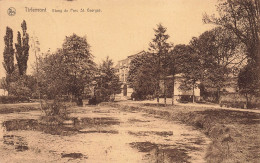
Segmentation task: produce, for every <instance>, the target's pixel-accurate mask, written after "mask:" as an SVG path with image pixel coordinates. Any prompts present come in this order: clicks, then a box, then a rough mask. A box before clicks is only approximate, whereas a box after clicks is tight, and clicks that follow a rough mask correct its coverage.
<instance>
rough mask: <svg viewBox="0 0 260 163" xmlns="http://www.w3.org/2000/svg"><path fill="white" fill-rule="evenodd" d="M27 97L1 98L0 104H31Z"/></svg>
mask: <svg viewBox="0 0 260 163" xmlns="http://www.w3.org/2000/svg"><path fill="white" fill-rule="evenodd" d="M29 101H30V99H29V98H28V97H26V96H0V104H13V103H18V102H29Z"/></svg>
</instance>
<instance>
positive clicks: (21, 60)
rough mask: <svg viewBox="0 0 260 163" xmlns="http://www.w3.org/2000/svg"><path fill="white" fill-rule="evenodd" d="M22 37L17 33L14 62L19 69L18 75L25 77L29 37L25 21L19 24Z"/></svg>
mask: <svg viewBox="0 0 260 163" xmlns="http://www.w3.org/2000/svg"><path fill="white" fill-rule="evenodd" d="M21 27H22V30H23V33H22V34H23V35H22V36H21V33H20V32H19V31H18V34H17V43H16V44H15V47H16V60H17V64H18V68H19V74H20V75H25V74H26V70H27V61H28V57H29V48H30V46H29V35H28V33H27V32H26V31H27V26H26V22H25V20H24V21H23V22H22V24H21Z"/></svg>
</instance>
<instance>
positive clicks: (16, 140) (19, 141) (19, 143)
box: [3, 135, 29, 152]
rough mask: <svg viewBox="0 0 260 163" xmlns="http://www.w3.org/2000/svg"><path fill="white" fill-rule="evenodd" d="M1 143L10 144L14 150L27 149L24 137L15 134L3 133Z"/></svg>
mask: <svg viewBox="0 0 260 163" xmlns="http://www.w3.org/2000/svg"><path fill="white" fill-rule="evenodd" d="M3 140H4V141H3V143H4V144H6V145H12V146H14V147H15V149H16V151H19V152H22V151H26V150H28V149H29V148H28V144H27V142H26V141H25V138H23V137H21V136H16V135H5V136H3Z"/></svg>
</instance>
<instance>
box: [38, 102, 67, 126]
mask: <svg viewBox="0 0 260 163" xmlns="http://www.w3.org/2000/svg"><path fill="white" fill-rule="evenodd" d="M42 110H43V111H44V113H45V116H44V117H43V119H45V120H47V121H57V122H62V121H63V120H65V119H67V118H68V113H67V107H66V106H65V105H64V104H63V103H61V102H60V101H58V100H54V102H52V103H44V104H42Z"/></svg>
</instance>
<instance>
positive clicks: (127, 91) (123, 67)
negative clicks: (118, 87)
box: [115, 51, 145, 98]
mask: <svg viewBox="0 0 260 163" xmlns="http://www.w3.org/2000/svg"><path fill="white" fill-rule="evenodd" d="M142 54H145V51H141V52H139V53H137V54H134V55H130V56H128V57H127V58H126V59H123V60H120V61H118V63H117V65H116V67H115V68H116V69H117V73H118V75H119V80H120V82H122V83H123V84H122V91H121V94H120V96H124V97H127V98H130V97H131V95H132V93H133V88H130V87H129V83H128V81H127V77H128V72H129V68H130V63H131V61H132V60H133V59H134V58H135V57H136V56H138V55H142Z"/></svg>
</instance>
